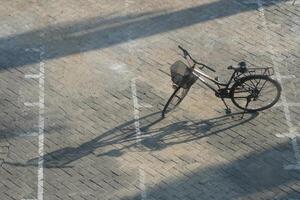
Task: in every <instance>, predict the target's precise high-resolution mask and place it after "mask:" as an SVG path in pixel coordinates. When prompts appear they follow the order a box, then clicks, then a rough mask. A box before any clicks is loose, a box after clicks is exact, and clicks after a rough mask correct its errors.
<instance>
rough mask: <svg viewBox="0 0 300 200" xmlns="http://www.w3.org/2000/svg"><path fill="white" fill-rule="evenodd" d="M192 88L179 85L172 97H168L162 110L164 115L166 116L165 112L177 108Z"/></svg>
mask: <svg viewBox="0 0 300 200" xmlns="http://www.w3.org/2000/svg"><path fill="white" fill-rule="evenodd" d="M189 90H190V88H187V89H184V88H182V87H180V86H179V87H177V88H176V89H175V90H174V92H173V93H172V95H171V96H170V98H169V99H168V101H167V103H166V104H165V106H164V109H163V111H162V117H163V118H164V117H165V114H166V113H168V112H170V111H171V110H173V109H174V108H176V107H177V106H178V105H179V104H180V103H181V102H182V100H183V99H184V98H185V96H186V95H187V93H188V92H189Z"/></svg>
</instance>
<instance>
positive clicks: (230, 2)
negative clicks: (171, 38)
mask: <svg viewBox="0 0 300 200" xmlns="http://www.w3.org/2000/svg"><path fill="white" fill-rule="evenodd" d="M281 1H282V0H278V1H276V2H274V1H272V2H271V1H268V2H270V3H267V4H266V5H264V6H265V7H267V6H271V5H274V4H276V3H279V2H281ZM249 2H250V3H249ZM255 9H257V5H256V3H255V1H253V2H252V1H249V0H239V1H237V0H220V1H215V2H212V3H208V4H203V5H200V6H195V7H191V8H187V9H183V10H178V11H174V12H162V11H159V12H152V13H151V12H148V13H142V14H136V15H127V16H119V17H115V18H109V19H107V18H105V17H103V16H99V17H95V18H89V19H85V20H82V21H78V22H69V23H63V24H58V25H49V26H48V27H45V28H42V29H39V30H33V31H30V32H25V33H21V34H17V35H12V36H9V37H5V38H0V52H1V56H0V70H1V69H6V68H13V67H20V66H24V65H28V64H32V63H37V62H39V61H40V60H39V55H38V54H37V53H34V52H32V51H25V50H26V49H29V50H30V49H38V48H40V47H41V46H42V47H44V48H45V49H46V52H47V53H46V55H45V58H44V59H45V60H48V59H55V58H60V57H64V56H68V55H72V54H77V53H82V52H88V51H92V50H96V49H102V48H107V47H110V46H113V45H117V44H121V43H125V42H128V41H129V40H135V39H140V38H145V37H149V36H153V35H156V34H160V33H164V32H167V31H172V30H176V29H180V28H184V27H188V26H192V25H194V24H197V23H203V22H206V21H209V20H214V19H217V18H224V17H229V16H232V15H236V14H238V13H242V12H247V11H252V10H255ZM129 33H130V34H129Z"/></svg>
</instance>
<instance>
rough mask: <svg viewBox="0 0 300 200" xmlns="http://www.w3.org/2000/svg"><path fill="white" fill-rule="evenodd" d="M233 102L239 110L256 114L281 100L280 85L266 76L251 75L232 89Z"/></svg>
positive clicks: (239, 81)
mask: <svg viewBox="0 0 300 200" xmlns="http://www.w3.org/2000/svg"><path fill="white" fill-rule="evenodd" d="M230 94H231V100H232V102H233V104H234V105H236V106H237V107H238V108H240V109H243V110H246V111H248V112H256V111H261V110H265V109H268V108H270V107H272V106H273V105H274V104H276V102H277V101H278V100H279V98H280V94H281V86H280V84H279V83H278V82H277V81H276V80H274V79H272V78H270V77H269V76H266V75H251V76H247V77H245V78H242V79H240V80H238V81H237V82H236V83H235V84H234V85H233V86H232V88H231V91H230Z"/></svg>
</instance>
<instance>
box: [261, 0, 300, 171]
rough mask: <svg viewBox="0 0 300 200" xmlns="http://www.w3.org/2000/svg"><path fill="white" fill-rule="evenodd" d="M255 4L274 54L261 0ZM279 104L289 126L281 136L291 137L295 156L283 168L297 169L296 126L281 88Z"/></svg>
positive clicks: (299, 157)
mask: <svg viewBox="0 0 300 200" xmlns="http://www.w3.org/2000/svg"><path fill="white" fill-rule="evenodd" d="M257 5H258V10H259V13H260V15H261V17H262V18H263V19H264V20H262V25H263V27H265V29H266V30H265V31H266V32H267V34H265V37H266V41H267V43H268V44H267V47H268V50H269V52H272V54H273V55H274V51H273V48H272V46H271V45H270V40H271V38H270V34H268V24H267V20H266V17H265V13H264V8H263V5H262V2H261V0H257ZM273 55H271V60H272V61H273V63H275V62H274V56H273ZM273 68H274V72H275V77H276V79H277V80H278V82H279V83H280V84H281V86H282V87H283V84H282V77H283V76H281V74H280V72H279V70H278V68H277V66H275V65H273ZM281 104H282V106H283V111H284V115H285V119H286V123H287V126H288V127H289V133H287V134H282V135H281V136H285V137H288V138H290V139H291V142H292V147H293V151H294V156H295V159H296V164H294V165H288V166H285V167H284V169H286V170H299V169H300V151H299V145H298V142H297V136H298V134H296V129H297V128H296V127H294V125H293V124H292V119H291V113H290V110H289V105H288V102H287V98H286V94H285V91H284V89H282V92H281Z"/></svg>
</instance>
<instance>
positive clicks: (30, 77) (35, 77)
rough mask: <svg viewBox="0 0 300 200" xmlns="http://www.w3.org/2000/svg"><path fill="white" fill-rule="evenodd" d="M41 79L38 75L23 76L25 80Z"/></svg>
mask: <svg viewBox="0 0 300 200" xmlns="http://www.w3.org/2000/svg"><path fill="white" fill-rule="evenodd" d="M40 77H41V75H40V74H27V75H25V78H26V79H39V78H40Z"/></svg>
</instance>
